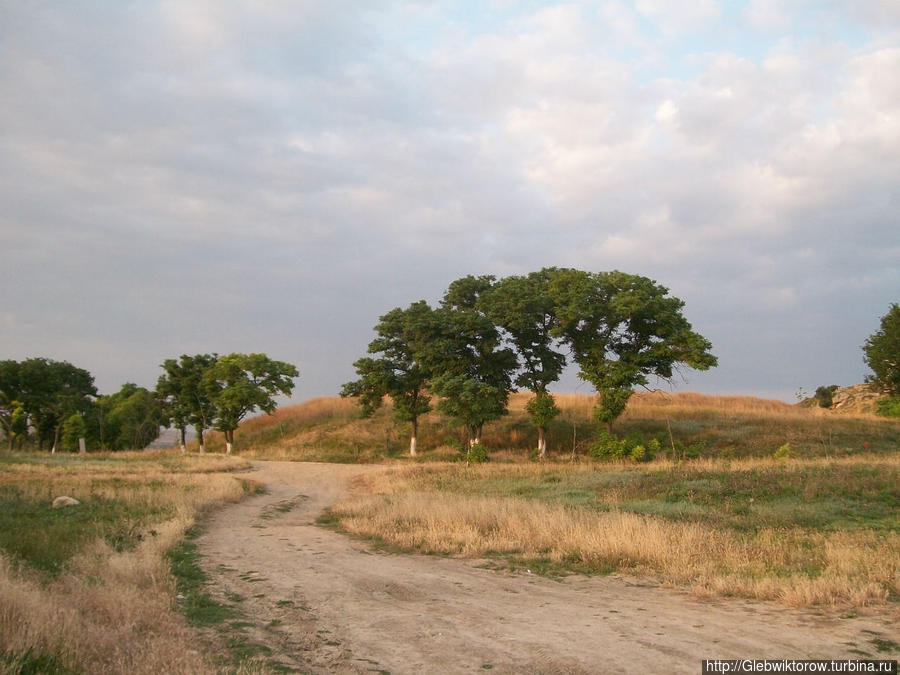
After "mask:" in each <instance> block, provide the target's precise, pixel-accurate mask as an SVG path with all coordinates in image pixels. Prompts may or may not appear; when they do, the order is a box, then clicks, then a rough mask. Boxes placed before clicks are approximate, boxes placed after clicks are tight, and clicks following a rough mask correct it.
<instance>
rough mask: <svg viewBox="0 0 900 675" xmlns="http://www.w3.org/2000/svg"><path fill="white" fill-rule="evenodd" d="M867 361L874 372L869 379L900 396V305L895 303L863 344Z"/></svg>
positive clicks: (886, 391)
mask: <svg viewBox="0 0 900 675" xmlns="http://www.w3.org/2000/svg"><path fill="white" fill-rule="evenodd" d="M863 352H864V354H865V362H866V365H868V366H869V368H871V369H872V372H873V373H874V374H873V375H872V376H871V377H870V378H868V379H869V381H870V382H871V383H872V384H874V385H875V386H876V387H878V388H880V389H881V390H882V391H884V392H885V393H887V394H890V395H892V396H900V305H898V304H896V303H894V304H892V305H891V308H890V309H889V310H888V313H887V314H885V315H884V316H883V317H881V325H880V326H879V328H878V330H877V331H875V332H874V333H872V335H870V336H869V338H868V339H867V340H866V344H865V345H864V346H863Z"/></svg>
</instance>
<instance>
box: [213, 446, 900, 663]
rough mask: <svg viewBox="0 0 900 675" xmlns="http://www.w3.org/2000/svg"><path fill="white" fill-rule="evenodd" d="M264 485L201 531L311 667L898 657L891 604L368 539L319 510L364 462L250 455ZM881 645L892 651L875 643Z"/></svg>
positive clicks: (228, 588)
mask: <svg viewBox="0 0 900 675" xmlns="http://www.w3.org/2000/svg"><path fill="white" fill-rule="evenodd" d="M253 467H254V471H253V472H252V473H249V474H246V477H247V478H250V479H252V480H255V481H258V482H260V483H262V484H263V485H264V486H265V487H266V489H267V491H268V493H267V494H265V495H258V496H254V497H252V498H250V499H247V500H245V501H243V502H241V503H239V504H235V505H232V506H228V507H226V508H224V509H222V510H221V511H219V512H217V513H216V514H215V515H214V516H213V517H211V518H210V519H209V520H208V522H207V523H206V527H205V533H204V534H203V535H202V536H201V537H200V538H199V539H198V541H197V544H198V547H199V550H200V552H201V553H202V554H203V555H204V562H203V565H204V568H205V569H206V572H207V573H208V575H209V577H210V589H211V592H212V593H213V595H214V596H218V597H219V598H220V599H223V600H225V601H232V602H233V601H235V600H237V599H238V596H240V598H242V600H240V601H239V602H238V603H237V604H238V605H239V606H240V608H241V610H242V611H243V612H244V613H245V615H246V616H245V619H246V621H247V622H248V623H249V624H252V625H250V626H248V627H247V628H245V630H247V631H249V633H248V636H249V639H250V640H251V641H255V642H257V643H261V644H264V645H266V646H267V647H268V648H270V649H271V650H272V652H273V654H272V657H271V658H272V659H273V660H274V661H278V662H280V663H282V664H285V665H287V666H289V667H291V668H294V669H297V670H300V671H302V672H311V673H365V672H381V673H422V672H428V673H463V672H465V673H471V672H480V671H490V672H494V673H597V672H604V673H635V672H673V673H681V672H684V673H697V672H700V669H701V661H702V660H703V659H746V658H768V659H782V658H789V659H832V658H898V656H900V655H898V654H897V649H896V643H898V642H900V630H898V624H897V618H898V617H897V613H896V611H893V612H891V613H884V612H882V613H879V612H872V613H867V614H865V615H861V616H852V617H844V618H842V617H841V616H839V613H838V612H837V611H831V610H829V611H818V612H816V611H800V610H792V609H787V608H784V607H781V606H779V605H775V604H765V603H756V602H747V601H744V600H739V599H732V598H723V599H708V598H699V597H697V596H695V595H692V594H690V593H688V592H685V591H679V590H677V589H671V588H665V587H661V586H659V585H658V584H655V583H653V582H650V581H641V580H637V579H629V578H624V577H616V576H612V577H609V576H607V577H585V576H579V575H576V576H571V577H567V578H564V579H562V580H554V579H549V578H544V577H539V576H537V575H533V574H529V573H528V571H522V572H520V573H518V572H517V573H512V572H508V571H498V570H496V569H490V568H489V566H487V565H485V564H484V561H472V560H459V559H452V558H443V557H432V556H423V555H400V554H392V553H383V552H377V551H376V550H374V549H373V548H372V547H371V546H370V545H368V544H367V543H365V542H361V541H357V540H353V539H351V538H349V537H347V536H344V535H341V534H338V533H336V532H333V531H330V530H328V529H325V528H323V527H320V526H317V525H316V524H315V521H316V518H317V517H318V516H319V515H320V514H321V513H322V511H323V509H325V508H326V507H327V506H329V505H330V504H332V503H334V502H335V501H336V500H337V499H338V498H340V497H341V496H342V495H344V494H345V493H346V492H347V490H348V489H349V487H350V481H351V479H352V478H353V476H356V475H359V474H361V473H363V472H366V471H373V470H378V467H373V466H353V465H335V464H312V463H292V462H253ZM885 645H888V650H889V653H884V652H883V651H882V652H879V651H878V648H879V647H881V648H882V650H884V648H885V647H884V646H885Z"/></svg>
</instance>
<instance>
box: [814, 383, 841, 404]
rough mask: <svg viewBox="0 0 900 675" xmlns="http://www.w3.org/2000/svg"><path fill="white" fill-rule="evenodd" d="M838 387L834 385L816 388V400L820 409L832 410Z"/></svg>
mask: <svg viewBox="0 0 900 675" xmlns="http://www.w3.org/2000/svg"><path fill="white" fill-rule="evenodd" d="M837 389H838V386H837V385H836V384H832V385H831V386H828V387H826V386H821V387H816V393H815V399H816V402H817V403H818V404H819V407H820V408H830V407H831V405H832V403H834V400H833V396H834V392H836V391H837Z"/></svg>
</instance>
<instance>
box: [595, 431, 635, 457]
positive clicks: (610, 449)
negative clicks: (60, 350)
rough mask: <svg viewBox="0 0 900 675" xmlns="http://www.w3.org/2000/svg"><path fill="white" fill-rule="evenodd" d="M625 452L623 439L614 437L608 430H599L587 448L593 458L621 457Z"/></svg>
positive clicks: (625, 446) (626, 450)
mask: <svg viewBox="0 0 900 675" xmlns="http://www.w3.org/2000/svg"><path fill="white" fill-rule="evenodd" d="M627 453H628V447H627V445H626V442H625V439H624V438H622V439H620V438H616V437H615V436H613V435H612V434H611V433H610V432H608V431H601V432H600V433H599V434H598V435H597V438H596V439H595V440H594V442H593V443H591V447H590V448H589V449H588V454H589V455H590V456H591V457H593V458H594V459H622V458H623V457H625V455H626V454H627Z"/></svg>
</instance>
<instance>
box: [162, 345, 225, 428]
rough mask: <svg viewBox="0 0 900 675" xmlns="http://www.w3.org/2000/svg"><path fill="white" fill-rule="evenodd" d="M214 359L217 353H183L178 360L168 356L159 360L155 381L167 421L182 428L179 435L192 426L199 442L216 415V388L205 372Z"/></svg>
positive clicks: (216, 357)
mask: <svg viewBox="0 0 900 675" xmlns="http://www.w3.org/2000/svg"><path fill="white" fill-rule="evenodd" d="M217 359H218V354H196V355H194V356H188V355H187V354H182V355H181V358H180V359H178V360H175V359H167V360H166V361H165V362H164V363H163V364H162V369H163V371H164V373H163V374H162V375H160V377H159V380H158V381H157V383H156V393H157V396H159V399H160V400H161V401H162V403H163V413H164V416H165V419H166V420H167V424H168V425H170V426H174V427H175V428H176V429H179V430H181V432H182V438H184V430H185V429H186V428H187V427H189V426H193V427H194V428H195V429H196V430H197V437H198V440H199V441H200V445H203V432H204V431H206V430H207V429H209V428H210V427H211V426H212V424H213V421H214V419H215V416H216V406H215V403H214V401H213V396H214V394H215V391H214V389H213V388H212V387H211V383H210V382H209V378H208V377H207V372H208V371H209V370H210V369H211V368H212V367H213V365H214V364H215V363H216V360H217Z"/></svg>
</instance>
